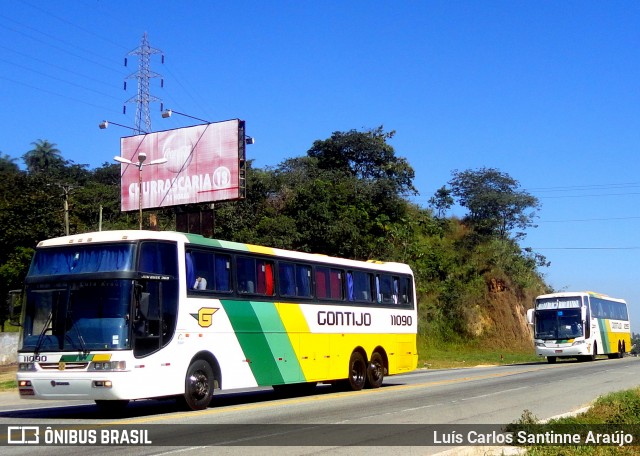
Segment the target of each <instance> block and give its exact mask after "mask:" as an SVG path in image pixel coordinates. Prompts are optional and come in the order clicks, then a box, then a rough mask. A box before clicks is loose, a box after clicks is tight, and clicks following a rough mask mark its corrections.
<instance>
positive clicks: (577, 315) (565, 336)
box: [527, 291, 631, 363]
mask: <svg viewBox="0 0 640 456" xmlns="http://www.w3.org/2000/svg"><path fill="white" fill-rule="evenodd" d="M527 320H528V321H529V324H531V325H533V326H534V336H533V337H534V343H535V348H536V355H538V356H542V357H546V358H547V361H548V362H549V363H555V362H556V359H558V358H578V359H588V360H595V359H596V356H597V355H607V356H608V357H609V358H622V357H623V356H624V354H625V353H627V352H628V351H629V350H631V325H630V323H629V311H628V308H627V303H626V302H625V301H624V300H623V299H616V298H611V297H609V296H606V295H603V294H599V293H594V292H592V291H585V292H577V293H568V292H565V293H553V294H545V295H541V296H538V297H537V298H536V302H535V307H534V308H533V309H529V310H528V311H527Z"/></svg>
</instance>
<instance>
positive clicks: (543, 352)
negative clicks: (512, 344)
mask: <svg viewBox="0 0 640 456" xmlns="http://www.w3.org/2000/svg"><path fill="white" fill-rule="evenodd" d="M590 354H591V344H585V343H582V344H557V343H546V344H544V345H541V343H540V342H536V355H538V356H543V357H549V356H555V357H558V358H561V357H567V358H571V357H575V356H587V355H590Z"/></svg>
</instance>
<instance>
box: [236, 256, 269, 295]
mask: <svg viewBox="0 0 640 456" xmlns="http://www.w3.org/2000/svg"><path fill="white" fill-rule="evenodd" d="M236 266H237V271H236V276H237V279H238V292H239V293H251V294H260V295H265V296H273V293H274V283H275V282H274V278H273V263H272V262H271V261H267V260H262V259H256V258H248V257H238V258H237V259H236Z"/></svg>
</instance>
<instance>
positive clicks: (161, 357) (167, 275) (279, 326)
mask: <svg viewBox="0 0 640 456" xmlns="http://www.w3.org/2000/svg"><path fill="white" fill-rule="evenodd" d="M25 282H26V285H25V300H24V305H23V309H22V325H23V327H22V334H21V341H20V346H19V353H18V355H19V356H18V359H19V366H18V374H17V380H18V388H19V393H20V396H21V397H23V398H40V399H65V400H66V399H82V400H87V399H88V400H94V401H96V403H97V404H98V405H99V406H102V407H105V408H113V407H121V406H124V405H126V404H127V403H128V401H130V400H135V399H142V398H157V397H170V396H175V397H178V398H179V399H180V400H181V401H182V402H183V403H184V404H185V405H186V406H187V407H188V408H191V409H194V410H197V409H203V408H205V407H207V406H208V405H209V403H210V401H211V399H212V394H213V391H214V390H215V389H225V390H226V389H236V388H247V387H257V386H273V387H274V388H286V387H291V386H296V387H298V389H299V388H300V387H304V386H306V387H313V386H315V385H316V383H318V382H326V383H335V382H340V383H343V384H344V385H345V386H347V387H350V388H351V389H353V390H359V389H361V388H363V387H371V388H376V387H379V386H380V385H381V384H382V381H383V378H384V377H385V376H387V375H393V374H398V373H404V372H408V371H411V370H413V369H415V368H416V365H417V360H418V354H417V349H416V333H417V323H418V322H417V320H418V318H417V303H416V295H415V285H414V279H413V273H412V271H411V269H410V268H409V266H407V265H405V264H400V263H385V262H365V261H353V260H347V259H340V258H332V257H329V256H325V255H316V254H308V253H300V252H294V251H286V250H281V249H274V248H268V247H261V246H254V245H249V244H242V243H235V242H227V241H220V240H214V239H208V238H205V237H202V236H199V235H192V234H182V233H174V232H151V231H113V232H96V233H86V234H78V235H72V236H66V237H62V238H57V239H51V240H47V241H43V242H40V244H39V245H38V247H37V249H36V253H35V256H34V258H33V260H32V263H31V267H30V269H29V272H28V275H27V277H26V281H25Z"/></svg>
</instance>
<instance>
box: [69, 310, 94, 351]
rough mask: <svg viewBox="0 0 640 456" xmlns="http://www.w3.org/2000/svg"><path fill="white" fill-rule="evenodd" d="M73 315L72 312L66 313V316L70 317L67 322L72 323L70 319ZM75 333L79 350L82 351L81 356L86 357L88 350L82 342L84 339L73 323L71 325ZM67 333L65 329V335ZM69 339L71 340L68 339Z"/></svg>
mask: <svg viewBox="0 0 640 456" xmlns="http://www.w3.org/2000/svg"><path fill="white" fill-rule="evenodd" d="M72 315H73V312H72V311H71V310H68V311H67V316H68V317H70V318H68V321H72V320H73V319H72V318H71V317H72ZM71 326H72V327H73V329H74V331H75V333H76V335H77V336H78V342H79V343H80V349H81V350H82V354H83V355H87V354H89V349H88V348H87V344H86V343H85V342H84V337H82V334H81V333H80V329H78V325H77V324H75V323H73V324H72V325H71ZM66 332H67V329H66V328H65V333H66ZM67 337H69V336H67ZM69 339H71V338H69Z"/></svg>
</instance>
